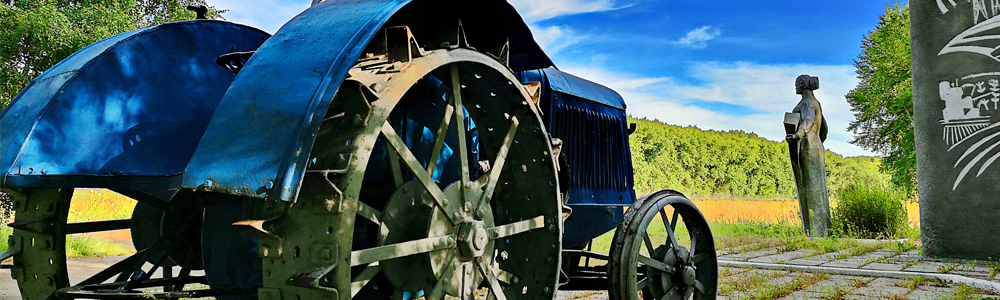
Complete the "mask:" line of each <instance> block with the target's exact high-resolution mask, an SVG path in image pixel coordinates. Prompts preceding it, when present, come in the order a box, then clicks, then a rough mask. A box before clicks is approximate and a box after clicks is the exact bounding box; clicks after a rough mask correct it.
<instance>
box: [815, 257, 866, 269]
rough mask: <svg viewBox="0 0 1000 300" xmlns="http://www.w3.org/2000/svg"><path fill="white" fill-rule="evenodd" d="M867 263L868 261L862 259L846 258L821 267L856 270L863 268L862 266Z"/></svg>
mask: <svg viewBox="0 0 1000 300" xmlns="http://www.w3.org/2000/svg"><path fill="white" fill-rule="evenodd" d="M865 261H867V260H866V259H860V258H855V257H852V258H846V259H841V260H835V261H831V262H828V263H824V264H822V265H820V266H823V267H832V268H852V269H854V268H858V267H859V266H861V264H863V263H865Z"/></svg>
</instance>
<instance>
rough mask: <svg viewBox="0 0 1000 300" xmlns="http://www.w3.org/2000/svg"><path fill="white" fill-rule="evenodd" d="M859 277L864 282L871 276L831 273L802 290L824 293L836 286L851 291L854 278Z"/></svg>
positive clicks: (869, 279)
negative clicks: (828, 276)
mask: <svg viewBox="0 0 1000 300" xmlns="http://www.w3.org/2000/svg"><path fill="white" fill-rule="evenodd" d="M857 279H861V280H864V281H865V282H868V281H871V278H868V277H860V276H844V275H832V276H830V278H827V279H826V280H823V281H820V282H817V283H816V284H813V285H810V286H807V287H806V288H805V289H803V291H808V292H815V293H826V292H827V291H832V290H834V289H835V288H837V287H838V286H839V287H840V288H841V289H842V290H846V291H852V290H854V289H855V287H854V280H857Z"/></svg>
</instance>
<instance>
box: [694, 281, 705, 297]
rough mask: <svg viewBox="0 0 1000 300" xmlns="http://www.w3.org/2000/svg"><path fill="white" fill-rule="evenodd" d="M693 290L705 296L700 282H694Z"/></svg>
mask: <svg viewBox="0 0 1000 300" xmlns="http://www.w3.org/2000/svg"><path fill="white" fill-rule="evenodd" d="M694 288H695V289H697V290H698V292H699V293H702V294H705V285H702V284H701V281H698V280H695V281H694Z"/></svg>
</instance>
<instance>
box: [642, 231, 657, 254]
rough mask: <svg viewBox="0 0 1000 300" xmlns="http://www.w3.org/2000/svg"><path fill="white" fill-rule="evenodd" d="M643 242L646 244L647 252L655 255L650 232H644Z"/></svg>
mask: <svg viewBox="0 0 1000 300" xmlns="http://www.w3.org/2000/svg"><path fill="white" fill-rule="evenodd" d="M642 243H643V244H645V245H646V253H649V255H653V250H654V249H653V241H651V240H650V239H649V233H648V232H645V231H643V232H642Z"/></svg>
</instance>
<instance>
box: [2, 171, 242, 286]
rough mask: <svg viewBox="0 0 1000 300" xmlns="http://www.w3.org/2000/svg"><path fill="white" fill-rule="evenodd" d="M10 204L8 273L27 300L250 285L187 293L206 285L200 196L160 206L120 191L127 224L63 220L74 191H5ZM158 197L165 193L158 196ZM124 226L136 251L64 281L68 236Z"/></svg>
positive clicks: (184, 194) (185, 195) (180, 195)
mask: <svg viewBox="0 0 1000 300" xmlns="http://www.w3.org/2000/svg"><path fill="white" fill-rule="evenodd" d="M5 191H6V192H8V193H10V194H11V195H12V197H13V200H14V210H15V215H14V222H13V223H11V227H13V228H14V233H13V235H11V236H10V237H9V239H10V248H9V249H8V250H7V251H5V252H4V253H3V255H0V260H3V259H5V258H6V257H7V255H12V256H13V258H14V264H13V266H11V275H12V276H13V277H14V279H16V280H17V283H18V287H19V288H20V292H21V295H22V297H23V298H24V299H26V300H47V299H56V298H58V299H75V298H85V299H149V298H156V299H178V298H195V297H204V296H216V297H221V296H226V295H248V294H253V293H255V292H256V287H253V286H244V287H229V288H222V289H204V288H200V289H198V290H196V291H195V290H190V288H194V287H195V285H196V284H208V283H209V281H208V280H207V277H206V276H202V275H198V274H196V273H200V272H192V271H198V270H202V269H204V267H203V264H202V253H201V249H202V247H201V234H202V232H201V230H202V211H203V208H204V207H205V203H206V201H205V199H204V198H203V197H202V195H200V194H198V193H196V192H193V191H189V190H188V191H180V192H177V193H174V194H173V196H172V197H169V201H164V200H161V199H159V198H157V197H156V196H153V195H150V194H146V193H144V192H139V191H136V190H128V191H124V190H123V191H121V192H123V193H125V194H126V195H127V196H130V197H132V198H134V199H136V200H138V203H137V204H136V208H135V210H134V212H133V213H132V217H131V218H130V219H124V220H100V221H92V222H81V223H67V219H68V215H69V210H70V204H71V201H72V198H73V193H74V189H72V188H63V189H30V190H12V189H5ZM163 194H166V195H169V194H168V193H166V192H164V193H163ZM121 229H130V230H131V233H132V236H133V244H134V245H135V247H136V249H138V252H137V253H136V254H134V255H132V256H129V257H128V258H125V259H123V260H121V261H119V262H117V263H115V264H114V265H112V266H110V267H108V268H105V269H103V270H100V271H99V272H96V274H94V275H92V276H91V277H89V278H69V276H68V272H67V265H66V247H67V245H66V236H67V235H71V234H81V233H90V232H99V231H109V230H121Z"/></svg>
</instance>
